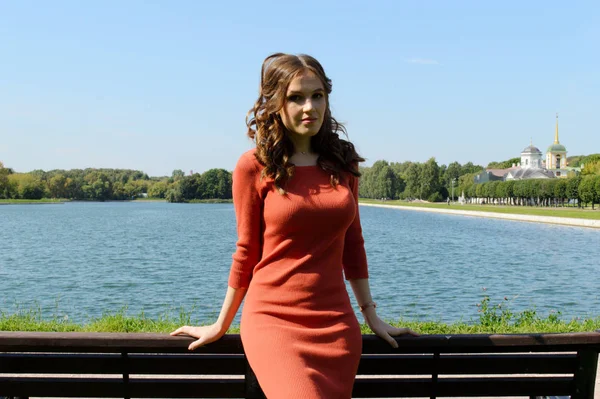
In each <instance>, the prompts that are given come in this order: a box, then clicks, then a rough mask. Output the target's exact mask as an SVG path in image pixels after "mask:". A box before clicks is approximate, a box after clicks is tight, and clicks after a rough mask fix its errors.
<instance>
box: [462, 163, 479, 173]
mask: <svg viewBox="0 0 600 399" xmlns="http://www.w3.org/2000/svg"><path fill="white" fill-rule="evenodd" d="M482 170H483V166H480V165H473V162H467V163H466V164H464V165H463V166H462V168H461V172H460V174H461V176H462V175H466V174H467V173H478V172H481V171H482Z"/></svg>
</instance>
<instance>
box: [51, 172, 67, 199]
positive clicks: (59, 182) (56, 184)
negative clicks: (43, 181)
mask: <svg viewBox="0 0 600 399" xmlns="http://www.w3.org/2000/svg"><path fill="white" fill-rule="evenodd" d="M66 183H67V178H66V177H65V176H64V175H63V174H60V173H58V174H55V175H54V176H52V177H51V178H50V180H49V181H48V192H49V193H50V196H51V197H52V198H67V187H66Z"/></svg>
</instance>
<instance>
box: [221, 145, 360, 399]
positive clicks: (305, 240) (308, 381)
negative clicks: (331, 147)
mask: <svg viewBox="0 0 600 399" xmlns="http://www.w3.org/2000/svg"><path fill="white" fill-rule="evenodd" d="M261 170H262V165H261V164H260V163H259V162H258V161H257V160H256V158H255V157H254V150H251V151H248V152H246V153H245V154H243V155H242V157H241V158H240V159H239V161H238V164H237V166H236V168H235V170H234V172H233V203H234V206H235V213H236V219H237V230H238V242H237V249H236V252H235V253H234V254H233V264H232V266H231V272H230V275H229V285H230V286H231V287H233V288H246V287H247V288H248V292H247V293H246V298H245V303H244V309H243V311H242V319H241V326H240V327H241V338H242V343H243V345H244V351H245V352H246V356H247V358H248V362H249V363H250V366H251V367H252V369H253V370H254V372H255V374H256V377H257V379H258V382H259V383H260V385H261V387H262V389H263V391H264V393H265V395H266V396H267V398H268V399H293V398H302V399H311V398H328V399H329V398H336V399H337V398H350V397H351V394H352V386H353V383H354V378H355V376H356V371H357V368H358V362H359V360H360V355H361V351H362V337H361V332H360V326H359V324H358V320H357V319H356V316H355V314H354V311H353V309H352V306H351V303H350V299H349V297H348V292H347V290H346V286H345V284H344V275H345V277H346V279H357V278H367V277H368V271H367V260H366V254H365V250H364V241H363V237H362V230H361V226H360V219H359V214H358V179H356V178H354V177H353V176H352V175H350V174H345V175H344V176H343V177H342V178H340V184H339V185H338V186H337V187H336V188H333V187H332V186H331V184H330V183H329V174H328V173H327V172H325V171H323V170H322V169H321V168H320V167H318V166H302V167H301V166H297V167H296V168H295V172H294V176H293V177H292V178H291V179H289V181H288V184H287V186H286V191H287V193H286V194H285V195H281V194H279V193H278V192H277V190H276V189H275V188H274V184H273V180H272V179H270V178H262V179H261Z"/></svg>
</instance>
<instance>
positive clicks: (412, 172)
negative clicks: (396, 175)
mask: <svg viewBox="0 0 600 399" xmlns="http://www.w3.org/2000/svg"><path fill="white" fill-rule="evenodd" d="M422 169H423V168H422V165H421V164H419V163H411V164H410V165H409V167H408V168H407V169H406V172H405V180H406V188H405V189H404V191H405V192H407V194H408V196H410V197H415V198H416V197H419V196H420V180H421V170H422Z"/></svg>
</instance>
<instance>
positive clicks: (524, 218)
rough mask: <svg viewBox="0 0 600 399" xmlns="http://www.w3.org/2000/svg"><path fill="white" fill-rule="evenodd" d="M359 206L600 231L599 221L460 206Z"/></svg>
mask: <svg viewBox="0 0 600 399" xmlns="http://www.w3.org/2000/svg"><path fill="white" fill-rule="evenodd" d="M360 205H363V206H375V207H380V208H399V209H403V210H407V211H419V212H433V213H445V214H450V215H461V216H475V217H484V218H494V219H505V220H518V221H521V222H535V223H551V224H562V225H566V226H578V227H592V228H596V229H600V220H592V219H577V218H564V217H557V216H534V215H517V214H513V213H496V212H480V211H466V210H462V209H460V205H451V206H448V209H441V208H424V207H423V208H422V207H418V206H403V205H385V204H365V203H362V202H361V203H360ZM457 208H459V209H457Z"/></svg>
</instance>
